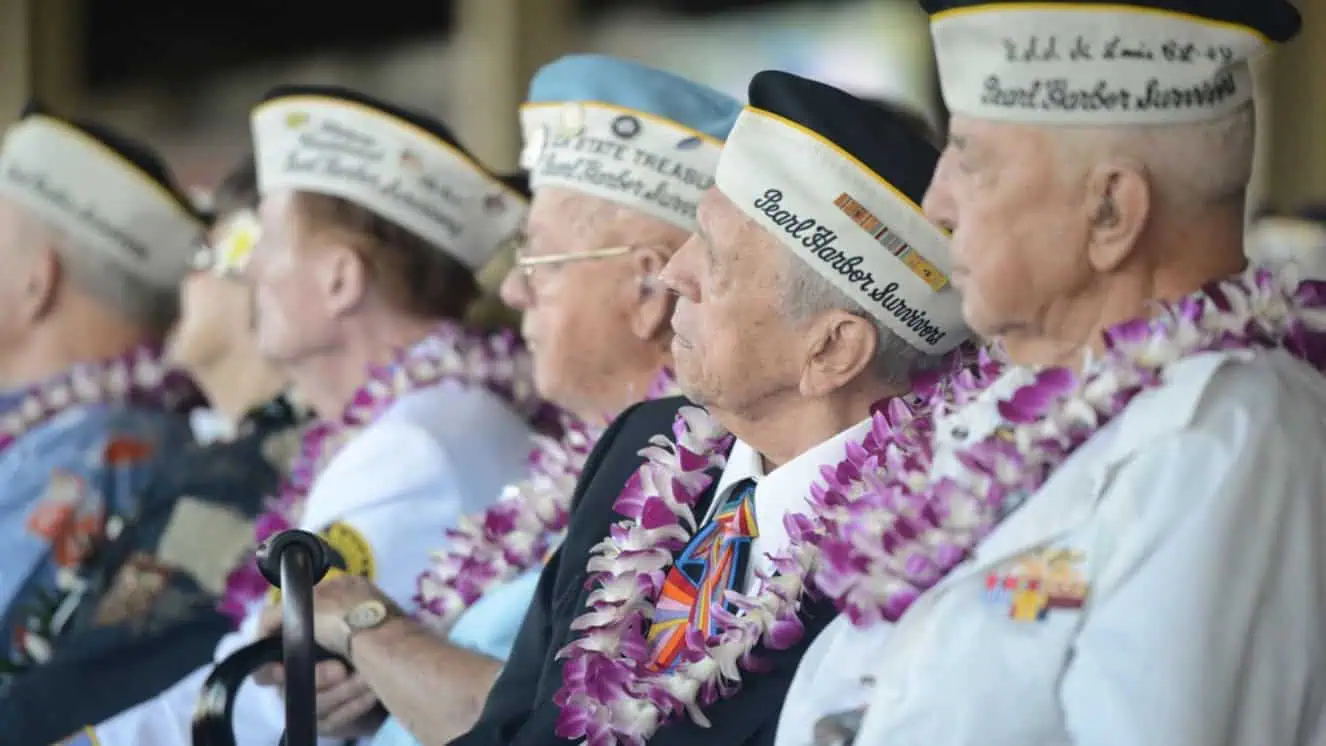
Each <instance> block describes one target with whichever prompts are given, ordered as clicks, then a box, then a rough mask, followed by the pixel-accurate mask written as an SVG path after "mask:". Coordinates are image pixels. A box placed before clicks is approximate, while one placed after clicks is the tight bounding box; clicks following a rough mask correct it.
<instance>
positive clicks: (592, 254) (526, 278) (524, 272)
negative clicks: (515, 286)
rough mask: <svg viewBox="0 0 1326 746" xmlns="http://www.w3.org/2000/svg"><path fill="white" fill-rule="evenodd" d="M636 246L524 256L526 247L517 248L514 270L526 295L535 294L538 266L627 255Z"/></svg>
mask: <svg viewBox="0 0 1326 746" xmlns="http://www.w3.org/2000/svg"><path fill="white" fill-rule="evenodd" d="M636 248H637V247H635V246H612V247H608V248H604V249H593V250H591V251H577V252H572V253H565V254H543V255H540V256H524V255H523V252H524V250H525V249H524V247H523V246H522V247H520V248H517V249H516V266H515V267H514V268H513V270H512V271H514V272H516V273H517V276H518V277H519V278H520V282H521V283H522V287H521V290H522V291H524V293H525V295H526V296H533V294H534V269H535V268H536V267H555V266H560V265H562V264H569V263H571V262H583V261H590V260H595V259H611V258H612V257H615V256H625V255H626V254H629V253H631V252H632V251H635V249H636Z"/></svg>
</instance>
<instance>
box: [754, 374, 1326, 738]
mask: <svg viewBox="0 0 1326 746" xmlns="http://www.w3.org/2000/svg"><path fill="white" fill-rule="evenodd" d="M977 419H978V420H979V419H981V418H979V417H978V418H977ZM990 426H991V423H990V422H989V420H988V418H987V419H986V421H985V422H984V423H983V425H982V424H978V426H976V427H973V428H971V429H970V432H969V434H968V437H969V438H979V437H982V436H983V435H985V434H988V433H989V432H990ZM1323 498H1326V379H1323V378H1322V377H1321V376H1319V375H1318V374H1317V373H1316V372H1314V371H1312V370H1311V369H1309V368H1308V367H1307V366H1305V365H1303V364H1301V363H1299V362H1297V361H1295V360H1293V359H1292V358H1290V357H1289V356H1288V355H1286V354H1284V353H1283V352H1278V351H1277V352H1265V353H1256V354H1253V355H1248V354H1246V353H1238V352H1222V353H1210V354H1205V355H1200V356H1197V357H1194V358H1192V359H1190V360H1187V361H1185V362H1183V363H1181V364H1179V365H1177V366H1175V368H1174V369H1172V370H1171V371H1170V372H1169V373H1168V374H1167V377H1166V382H1165V384H1164V385H1163V386H1161V387H1159V388H1157V389H1154V390H1152V391H1149V392H1146V393H1144V394H1142V395H1140V396H1139V397H1137V398H1136V399H1135V400H1134V401H1133V402H1132V404H1131V405H1130V406H1129V407H1128V408H1127V409H1126V410H1125V411H1124V412H1123V413H1122V414H1121V415H1120V416H1119V417H1118V418H1116V419H1115V420H1114V421H1113V422H1112V423H1111V424H1110V425H1108V426H1107V427H1106V428H1105V429H1104V430H1102V431H1101V432H1100V433H1098V434H1097V435H1096V436H1095V437H1093V438H1092V439H1091V440H1090V441H1088V442H1087V443H1086V444H1084V445H1083V446H1082V447H1081V448H1080V449H1079V450H1078V451H1077V452H1076V453H1075V454H1073V455H1072V456H1071V457H1070V458H1069V459H1068V460H1067V461H1066V462H1064V464H1063V465H1061V467H1060V468H1059V469H1058V470H1056V471H1055V472H1054V474H1053V475H1052V476H1051V477H1050V479H1049V480H1048V481H1047V482H1046V483H1045V484H1044V485H1043V486H1042V488H1041V489H1040V490H1038V491H1037V492H1036V493H1035V494H1034V495H1032V496H1031V497H1030V499H1028V500H1027V501H1026V502H1025V504H1023V505H1022V506H1021V507H1020V508H1018V509H1017V510H1015V511H1014V512H1013V513H1012V514H1011V515H1009V516H1008V517H1007V518H1006V519H1005V520H1004V522H1003V523H1002V524H1001V525H1000V526H999V527H998V528H997V529H996V530H995V531H994V532H993V533H992V534H991V535H990V536H989V537H988V538H987V539H986V540H985V541H984V542H983V543H982V544H981V545H980V546H979V547H978V548H977V550H976V552H975V555H974V556H973V557H972V558H971V559H970V560H969V561H967V562H965V563H964V564H963V565H961V566H959V567H958V568H957V569H955V570H954V571H953V572H952V573H950V574H949V576H948V577H946V578H945V579H944V580H943V581H941V582H940V583H939V584H938V585H937V586H936V587H935V588H933V589H931V590H930V591H928V592H927V593H925V594H923V595H922V597H921V598H920V599H919V600H918V601H917V602H916V603H915V604H914V605H913V606H912V608H911V609H909V610H908V611H907V613H906V614H904V615H903V617H902V619H901V620H899V621H898V623H897V624H896V625H879V626H876V627H873V628H871V629H867V630H855V629H852V628H851V625H850V623H849V622H848V621H847V619H846V618H843V617H840V618H839V619H838V620H836V621H835V622H834V623H833V624H832V625H830V627H829V628H828V629H827V630H826V631H825V632H824V633H823V634H822V635H821V636H820V637H819V638H818V639H817V640H816V642H815V643H814V645H813V646H812V648H811V650H810V651H809V653H808V655H807V656H806V657H805V658H804V659H803V661H802V664H801V667H800V668H799V669H798V673H797V679H796V681H795V682H794V684H793V686H792V689H791V690H790V691H789V694H788V702H787V706H786V707H785V708H784V710H783V713H782V717H781V720H780V725H779V733H778V739H777V744H778V746H808V745H809V744H811V743H813V742H814V737H813V733H814V727H815V723H816V722H817V721H819V720H820V719H821V718H823V717H824V716H826V715H832V714H834V713H840V712H842V711H843V710H850V709H852V708H854V707H860V706H861V705H863V704H868V707H867V709H866V710H865V713H864V719H863V720H862V721H861V722H860V731H859V733H858V734H857V737H856V741H855V744H856V746H977V745H979V746H1033V745H1034V746H1043V745H1046V744H1074V745H1075V746H1142V745H1146V746H1151V745H1154V746H1212V745H1216V744H1219V745H1221V746H1320V744H1322V743H1323V739H1326V730H1323V726H1324V725H1326V724H1324V723H1323V703H1324V702H1326V685H1324V680H1326V499H1323ZM1059 550H1063V551H1065V552H1067V553H1070V554H1058V555H1051V554H1049V552H1056V551H1059ZM1071 553H1075V554H1071ZM1052 556H1057V557H1060V558H1065V557H1067V559H1065V560H1063V561H1062V562H1061V563H1060V564H1058V565H1057V567H1058V568H1059V570H1057V571H1054V572H1053V573H1052V574H1048V573H1047V572H1046V570H1047V568H1052V567H1056V565H1052V564H1048V562H1049V558H1050V557H1052ZM1047 580H1049V581H1050V582H1049V583H1048V584H1047V583H1046V581H1047ZM1032 581H1039V582H1040V583H1041V585H1036V584H1034V583H1032ZM992 588H993V590H992ZM1010 588H1011V589H1012V590H1010ZM1028 589H1031V590H1028ZM1065 589H1066V590H1065ZM1055 597H1057V598H1059V599H1061V600H1063V599H1067V601H1068V602H1067V603H1057V604H1056V603H1051V604H1047V603H1046V599H1047V598H1055ZM1073 599H1081V604H1080V605H1078V604H1076V603H1074V602H1073Z"/></svg>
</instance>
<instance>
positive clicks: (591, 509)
mask: <svg viewBox="0 0 1326 746" xmlns="http://www.w3.org/2000/svg"><path fill="white" fill-rule="evenodd" d="M685 405H689V402H687V401H686V400H685V399H682V398H672V399H662V400H658V401H653V402H645V403H642V404H638V405H636V406H634V407H632V408H631V409H628V410H627V411H626V412H624V413H623V414H622V415H621V417H619V418H617V421H616V422H614V423H613V424H612V426H611V427H610V428H609V429H608V430H607V432H605V433H604V434H603V437H602V438H601V439H600V440H599V443H598V445H597V446H596V447H595V449H594V452H593V453H591V454H590V456H589V460H588V461H587V462H586V463H585V470H584V472H583V474H582V475H581V477H580V482H579V484H578V485H577V486H576V494H575V496H574V498H573V500H572V515H571V524H570V527H569V529H568V531H567V535H566V541H565V542H564V543H563V544H562V546H561V549H560V550H558V552H557V553H556V554H555V555H554V556H553V557H552V559H551V560H550V561H549V562H548V564H547V566H546V567H545V568H544V570H543V574H542V575H541V576H540V578H539V586H538V590H537V591H536V592H535V595H534V600H533V602H532V603H531V604H530V608H529V611H528V612H527V613H526V615H525V621H524V623H523V624H522V625H521V629H520V633H519V635H518V636H517V638H516V643H515V646H514V647H513V648H512V651H511V657H510V658H509V659H508V660H507V664H506V667H505V668H504V669H503V671H502V674H501V676H500V677H499V678H498V680H497V683H496V685H495V686H494V687H493V690H492V692H491V693H490V694H489V695H488V701H487V702H486V703H485V705H484V709H483V713H482V714H481V715H480V716H479V721H478V723H476V724H475V726H474V728H472V729H471V730H470V732H469V733H466V734H465V735H463V736H461V737H460V738H458V739H456V740H454V741H452V746H545V745H546V746H561V745H562V744H565V743H568V741H566V740H564V739H561V738H558V737H557V736H556V734H555V732H554V729H555V728H556V725H557V717H558V713H559V710H558V707H557V705H556V704H554V703H553V695H555V694H556V693H557V690H558V689H559V688H561V685H562V664H561V661H557V660H555V659H554V656H555V655H556V653H557V651H558V650H561V649H562V647H563V646H565V645H566V644H567V643H568V642H570V641H571V633H570V631H569V628H570V625H571V622H572V621H573V620H574V619H575V618H576V617H577V616H580V615H581V614H582V613H584V611H585V609H586V605H585V601H586V600H587V599H588V597H589V593H590V591H591V590H592V589H591V588H589V587H587V580H588V573H587V572H586V571H585V566H586V564H588V561H589V556H590V552H591V551H592V550H593V548H594V545H596V544H598V543H599V541H601V540H602V539H603V538H605V537H606V536H607V535H608V528H609V527H610V526H611V525H612V524H613V523H615V522H616V521H618V520H621V519H622V516H621V515H619V514H617V513H616V512H615V511H613V509H612V506H613V503H614V502H616V500H617V496H618V495H619V494H621V491H622V487H624V486H625V485H626V482H627V480H628V479H629V478H630V477H631V474H633V473H634V472H635V470H636V469H638V468H639V467H640V465H641V463H643V459H642V458H641V456H640V454H639V452H640V450H641V449H642V448H644V447H645V446H646V445H647V444H648V442H649V439H650V438H651V437H652V436H654V435H660V434H661V435H668V436H669V437H670V435H671V432H672V422H673V419H674V416H675V415H676V413H677V410H678V409H679V408H681V407H682V406H685ZM714 476H715V480H714V484H713V486H711V487H710V490H709V492H708V493H707V494H705V495H704V497H703V499H702V500H701V502H700V504H699V505H698V506H697V507H696V509H695V512H696V515H697V516H703V515H704V514H705V511H706V510H707V508H708V506H709V503H710V502H711V501H712V500H713V497H714V495H713V491H714V489H715V488H716V486H717V483H718V480H717V474H715V475H714ZM832 618H833V607H832V606H831V605H828V604H818V603H808V604H807V606H806V608H805V609H804V610H803V613H802V619H803V621H804V622H805V623H806V633H807V634H806V636H805V638H804V639H803V640H802V641H801V642H800V643H799V644H798V645H797V646H796V647H794V648H792V649H790V650H784V651H770V650H760V651H757V654H758V656H759V658H760V659H761V660H762V661H763V662H764V663H765V664H766V665H767V670H764V671H762V672H760V673H754V672H744V674H743V677H742V686H741V690H740V691H739V692H738V693H737V694H736V695H735V696H733V697H730V698H728V699H725V700H721V701H720V702H718V703H717V704H715V705H713V706H711V707H709V708H708V709H707V710H706V714H707V715H708V717H709V719H710V721H711V722H712V724H713V726H712V727H711V728H701V727H699V726H697V725H695V724H694V723H692V722H691V721H690V720H689V719H687V718H686V717H685V716H684V715H683V716H681V717H680V718H679V719H677V720H674V721H672V722H671V723H669V724H668V725H665V726H664V727H663V728H661V729H660V730H659V731H658V733H656V734H655V735H654V737H653V738H652V739H650V741H649V743H650V744H651V746H702V745H703V744H714V746H765V745H766V744H772V743H773V739H774V730H775V728H776V727H777V725H778V715H779V713H780V712H781V711H782V708H783V698H784V697H785V696H786V694H787V689H788V686H789V685H790V684H791V683H792V675H793V674H794V673H795V672H796V665H797V663H798V662H799V661H800V660H801V656H802V655H803V654H804V653H805V650H806V646H808V645H809V644H810V642H811V641H812V640H813V639H814V638H815V636H816V635H818V634H819V633H820V631H821V630H823V629H824V627H825V625H827V624H828V623H829V621H830V620H831V619H832Z"/></svg>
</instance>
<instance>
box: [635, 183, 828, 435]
mask: <svg viewBox="0 0 1326 746" xmlns="http://www.w3.org/2000/svg"><path fill="white" fill-rule="evenodd" d="M697 218H698V223H699V225H698V229H697V231H696V233H695V234H694V235H693V236H691V238H690V240H689V241H687V242H686V243H685V244H684V245H683V246H682V247H681V249H680V250H679V251H678V252H677V253H676V254H675V255H674V256H673V257H672V261H670V262H668V265H667V267H665V268H664V270H663V273H662V274H661V275H660V279H661V280H662V281H663V283H664V284H665V285H667V286H668V287H669V288H670V289H671V290H673V291H674V292H675V293H676V294H677V296H678V298H677V306H676V310H675V311H674V312H673V315H672V330H673V335H674V336H673V340H672V355H673V358H674V362H675V365H676V367H677V378H678V383H679V384H680V385H681V388H682V390H683V391H685V392H686V395H687V396H689V397H690V398H691V399H692V400H694V401H696V402H698V403H700V404H702V405H704V406H707V407H710V408H712V409H716V410H722V411H726V412H734V413H738V414H739V415H740V416H743V417H756V416H758V412H759V411H761V410H763V409H765V408H768V407H772V406H775V405H776V404H777V402H778V401H780V400H782V399H784V398H785V397H787V396H789V395H795V393H796V391H797V387H798V384H799V381H800V378H801V372H802V370H803V368H804V364H805V355H806V344H805V341H804V340H803V339H802V337H801V334H800V333H799V330H798V329H797V328H796V326H795V325H794V324H792V323H791V322H790V321H789V320H788V319H787V318H786V314H785V313H784V312H783V308H782V298H783V288H784V284H785V283H784V274H785V272H786V267H787V266H788V265H787V262H789V261H795V258H794V257H793V255H792V253H791V252H790V251H787V250H785V249H783V248H782V247H781V246H779V245H777V244H776V243H774V242H773V240H772V239H770V238H769V237H768V236H766V235H764V234H762V233H761V232H760V230H759V229H758V228H757V227H755V226H754V225H753V224H751V223H750V222H749V221H748V220H747V219H746V217H745V216H744V215H743V214H742V213H741V212H740V211H739V210H738V208H737V206H736V205H734V204H733V203H732V202H731V200H729V199H728V198H727V197H725V196H723V194H722V193H721V192H719V191H718V190H717V189H710V190H709V191H708V192H707V193H706V194H705V196H704V197H703V199H701V201H700V207H699V211H698V214H697Z"/></svg>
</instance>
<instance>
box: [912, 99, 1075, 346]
mask: <svg viewBox="0 0 1326 746" xmlns="http://www.w3.org/2000/svg"><path fill="white" fill-rule="evenodd" d="M1062 163H1063V158H1062V148H1060V146H1059V145H1058V144H1057V143H1056V142H1054V141H1053V140H1052V139H1051V136H1050V134H1049V133H1047V132H1046V131H1045V130H1038V129H1034V128H1031V127H1027V126H1025V125H1017V124H1007V123H996V122H988V121H981V120H975V119H970V118H967V117H962V116H954V118H953V121H952V125H951V131H950V135H949V144H948V147H947V148H946V149H945V150H944V153H943V155H942V156H941V157H940V160H939V166H938V167H937V169H936V170H935V176H934V180H933V181H932V182H931V184H930V190H929V191H928V192H927V194H926V196H925V202H924V207H925V211H926V214H927V215H928V216H929V217H930V219H931V220H933V221H934V222H936V223H938V224H939V225H941V226H943V227H945V228H947V229H949V230H951V231H952V232H953V241H952V251H953V261H954V265H955V267H954V272H953V284H954V286H955V287H957V289H958V290H959V291H960V292H961V293H962V311H963V316H964V317H965V318H966V321H967V325H968V326H970V327H971V329H972V330H973V331H974V332H976V333H977V334H979V335H981V336H983V337H985V338H987V339H991V338H1005V339H1007V340H1008V341H1010V342H1011V341H1012V340H1013V339H1014V338H1023V337H1025V338H1034V337H1036V336H1038V335H1043V334H1044V333H1045V325H1046V319H1047V316H1050V315H1052V314H1054V312H1055V308H1056V307H1057V305H1058V304H1059V302H1060V301H1061V300H1062V299H1064V298H1067V297H1070V296H1071V295H1073V293H1075V292H1077V291H1078V290H1079V289H1081V288H1082V287H1083V286H1084V285H1085V283H1087V282H1088V281H1089V279H1090V274H1091V273H1090V270H1089V267H1088V265H1087V262H1086V243H1087V240H1088V237H1089V233H1088V229H1089V225H1090V215H1089V214H1088V213H1089V211H1088V210H1087V209H1086V208H1085V207H1084V205H1086V204H1087V200H1086V199H1085V186H1084V182H1083V179H1082V178H1077V177H1078V176H1080V175H1079V174H1076V173H1074V172H1073V169H1072V168H1071V167H1070V168H1065V167H1064V166H1063V165H1062Z"/></svg>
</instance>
